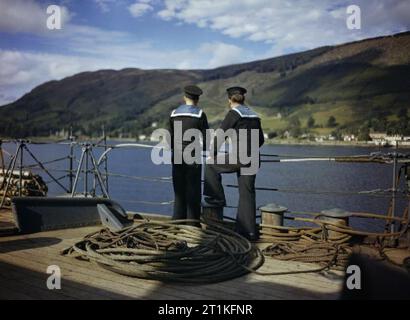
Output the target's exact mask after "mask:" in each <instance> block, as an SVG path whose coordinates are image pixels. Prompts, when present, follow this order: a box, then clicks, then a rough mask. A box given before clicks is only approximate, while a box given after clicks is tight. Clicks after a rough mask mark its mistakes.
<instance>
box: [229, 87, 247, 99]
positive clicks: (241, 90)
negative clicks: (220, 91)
mask: <svg viewBox="0 0 410 320" xmlns="http://www.w3.org/2000/svg"><path fill="white" fill-rule="evenodd" d="M226 92H228V95H229V96H230V97H231V96H233V95H234V94H241V95H244V94H245V93H247V92H248V90H246V89H245V88H242V87H231V88H228V89H226Z"/></svg>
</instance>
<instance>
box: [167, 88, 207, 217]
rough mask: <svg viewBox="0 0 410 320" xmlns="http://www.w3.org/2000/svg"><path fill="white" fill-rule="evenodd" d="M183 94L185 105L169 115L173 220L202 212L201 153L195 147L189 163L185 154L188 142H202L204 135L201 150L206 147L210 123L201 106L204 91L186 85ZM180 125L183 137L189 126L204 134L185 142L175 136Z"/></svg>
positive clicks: (198, 214)
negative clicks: (173, 196)
mask: <svg viewBox="0 0 410 320" xmlns="http://www.w3.org/2000/svg"><path fill="white" fill-rule="evenodd" d="M184 93H185V96H184V100H185V104H184V105H181V106H180V107H178V108H177V109H175V110H174V111H173V112H172V114H171V116H170V129H171V130H170V131H171V149H172V178H173V185H174V192H175V203H174V214H173V219H174V220H179V219H194V220H199V219H200V214H201V186H202V184H201V175H202V155H201V154H195V150H192V152H191V156H192V157H194V158H195V159H196V160H195V162H194V163H193V164H187V163H186V162H185V161H184V159H183V156H182V155H183V152H184V150H185V148H186V147H187V146H188V145H189V144H191V143H192V142H193V141H195V142H200V139H201V138H202V144H203V147H202V150H204V151H205V150H206V148H207V141H206V130H207V129H208V128H209V126H208V120H207V117H206V114H205V112H203V110H202V109H200V108H199V107H198V101H199V97H200V96H201V95H202V93H203V92H202V90H201V89H200V88H199V87H197V86H187V87H185V88H184ZM177 126H179V127H182V137H183V134H184V133H185V131H187V130H189V129H197V130H199V131H197V132H200V133H201V134H202V137H197V138H196V139H195V138H194V137H192V138H191V140H189V141H184V139H182V137H176V131H175V132H174V129H175V128H176V127H177ZM174 140H175V141H174ZM177 153H179V154H177ZM181 160H182V161H181Z"/></svg>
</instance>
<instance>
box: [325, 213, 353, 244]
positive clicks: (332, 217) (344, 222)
mask: <svg viewBox="0 0 410 320" xmlns="http://www.w3.org/2000/svg"><path fill="white" fill-rule="evenodd" d="M321 214H322V215H321V216H320V219H321V220H324V221H329V222H332V223H333V224H335V225H337V226H340V227H342V228H343V227H347V226H349V217H350V216H351V215H352V214H351V213H350V212H348V211H346V210H343V209H339V208H335V209H330V210H323V211H322V212H321ZM328 235H329V237H330V238H338V237H341V236H343V235H344V233H340V232H337V231H333V230H329V231H328Z"/></svg>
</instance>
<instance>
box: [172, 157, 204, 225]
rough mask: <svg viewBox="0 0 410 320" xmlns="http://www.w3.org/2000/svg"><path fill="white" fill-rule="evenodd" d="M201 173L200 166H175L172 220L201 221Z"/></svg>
mask: <svg viewBox="0 0 410 320" xmlns="http://www.w3.org/2000/svg"><path fill="white" fill-rule="evenodd" d="M201 173H202V165H200V164H192V165H189V164H173V165H172V178H173V184H174V192H175V203H174V215H173V216H172V219H174V220H179V219H194V220H199V218H200V216H201Z"/></svg>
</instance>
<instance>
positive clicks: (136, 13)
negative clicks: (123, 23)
mask: <svg viewBox="0 0 410 320" xmlns="http://www.w3.org/2000/svg"><path fill="white" fill-rule="evenodd" d="M149 2H150V1H148V0H144V1H138V2H136V3H134V4H132V5H130V6H129V7H128V11H129V12H130V13H131V15H132V16H133V17H135V18H138V17H140V16H142V15H144V14H145V13H147V12H148V11H152V10H154V8H153V6H151V5H150V4H149Z"/></svg>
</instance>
